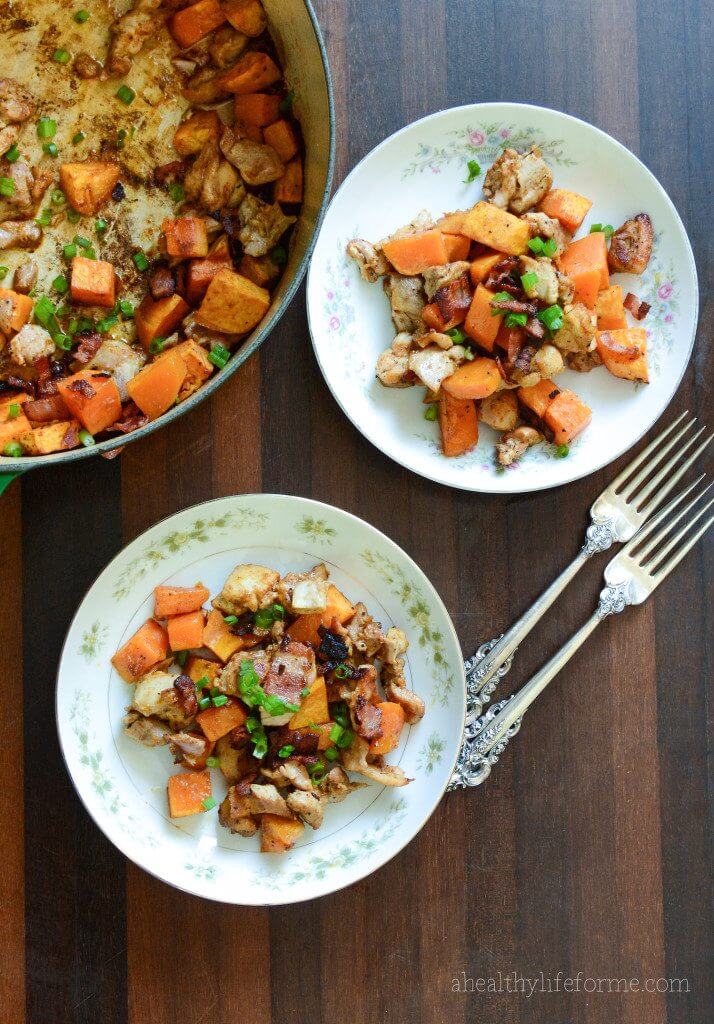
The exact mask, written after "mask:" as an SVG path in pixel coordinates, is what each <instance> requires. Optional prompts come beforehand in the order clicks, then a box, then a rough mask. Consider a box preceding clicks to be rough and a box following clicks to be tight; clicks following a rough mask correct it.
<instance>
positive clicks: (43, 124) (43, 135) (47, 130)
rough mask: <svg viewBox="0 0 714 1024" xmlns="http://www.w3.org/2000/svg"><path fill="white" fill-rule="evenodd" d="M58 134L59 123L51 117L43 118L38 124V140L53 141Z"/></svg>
mask: <svg viewBox="0 0 714 1024" xmlns="http://www.w3.org/2000/svg"><path fill="white" fill-rule="evenodd" d="M56 132H57V122H56V121H55V120H53V119H52V118H51V117H41V118H40V120H39V121H38V122H37V138H38V139H53V138H54V137H55V134H56Z"/></svg>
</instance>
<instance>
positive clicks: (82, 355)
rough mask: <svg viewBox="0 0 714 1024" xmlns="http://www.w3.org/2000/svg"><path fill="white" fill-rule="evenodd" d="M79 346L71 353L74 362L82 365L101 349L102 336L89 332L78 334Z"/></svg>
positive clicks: (96, 332)
mask: <svg viewBox="0 0 714 1024" xmlns="http://www.w3.org/2000/svg"><path fill="white" fill-rule="evenodd" d="M77 337H78V338H79V339H80V342H79V346H78V347H77V348H76V349H75V351H74V352H73V355H74V358H75V361H76V362H78V363H81V364H82V365H84V364H85V363H88V362H90V361H91V360H92V359H94V357H95V356H96V354H97V352H98V351H99V349H100V348H101V347H102V336H101V334H99V332H98V331H89V332H88V333H87V334H78V335H77Z"/></svg>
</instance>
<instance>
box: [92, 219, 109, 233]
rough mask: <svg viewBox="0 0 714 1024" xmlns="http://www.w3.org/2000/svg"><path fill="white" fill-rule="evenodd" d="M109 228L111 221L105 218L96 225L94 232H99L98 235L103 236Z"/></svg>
mask: <svg viewBox="0 0 714 1024" xmlns="http://www.w3.org/2000/svg"><path fill="white" fill-rule="evenodd" d="M108 227H109V221H108V220H104V218H103V217H100V218H99V220H98V221H97V222H96V224H95V225H94V230H95V231H96V232H97V234H98V235H103V234H104V232H105V231H106V230H107V229H108Z"/></svg>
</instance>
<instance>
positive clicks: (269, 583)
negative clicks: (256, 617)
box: [212, 563, 280, 615]
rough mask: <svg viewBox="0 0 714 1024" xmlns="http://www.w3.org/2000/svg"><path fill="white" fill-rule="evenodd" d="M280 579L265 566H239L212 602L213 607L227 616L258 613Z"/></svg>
mask: <svg viewBox="0 0 714 1024" xmlns="http://www.w3.org/2000/svg"><path fill="white" fill-rule="evenodd" d="M279 579H280V575H279V573H277V572H276V571H275V570H274V569H268V568H267V566H265V565H252V564H251V563H245V564H244V565H237V566H236V567H235V569H234V570H233V572H232V573H231V574H230V576H229V577H228V579H227V580H226V582H225V583H224V584H223V590H222V591H221V593H220V595H219V596H218V597H217V598H215V599H214V601H213V602H212V603H213V607H214V608H218V610H219V611H222V612H225V613H226V615H241V614H242V613H243V612H246V611H251V612H256V611H257V610H258V608H260V604H261V602H262V601H263V599H264V598H265V596H266V595H267V594H268V593H270V592H271V591H272V590H274V589H275V584H276V583H277V582H278V580H279Z"/></svg>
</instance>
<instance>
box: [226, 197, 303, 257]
mask: <svg viewBox="0 0 714 1024" xmlns="http://www.w3.org/2000/svg"><path fill="white" fill-rule="evenodd" d="M238 215H239V217H240V221H241V225H242V227H241V232H240V235H239V238H240V241H241V242H242V244H243V248H244V249H245V252H246V253H247V254H248V256H266V255H267V254H268V253H269V252H270V250H271V249H272V248H274V247H275V246H276V245H277V244H278V242H279V241H280V239H281V238H282V237H283V235H284V234H285V232H286V231H287V230H288V228H289V227H290V226H291V225H292V224H294V223H295V220H296V218H295V217H288V216H287V215H286V214H284V213H283V211H282V209H281V208H280V204H279V203H264V202H263V201H262V199H258V197H257V196H253V195H247V196H246V197H245V199H244V200H243V202H242V203H241V205H240V207H239V209H238Z"/></svg>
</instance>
